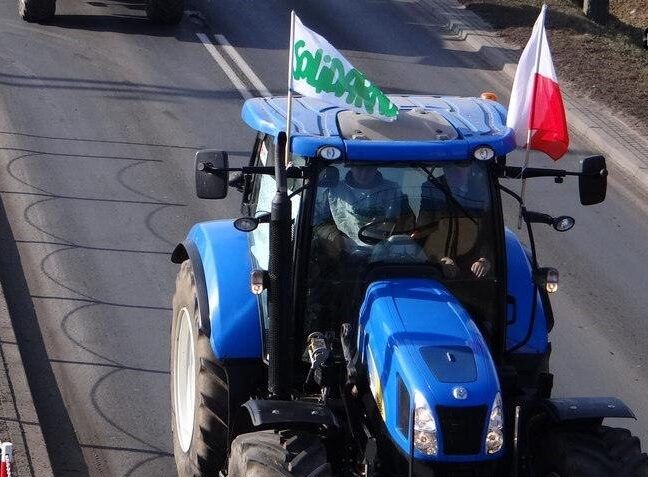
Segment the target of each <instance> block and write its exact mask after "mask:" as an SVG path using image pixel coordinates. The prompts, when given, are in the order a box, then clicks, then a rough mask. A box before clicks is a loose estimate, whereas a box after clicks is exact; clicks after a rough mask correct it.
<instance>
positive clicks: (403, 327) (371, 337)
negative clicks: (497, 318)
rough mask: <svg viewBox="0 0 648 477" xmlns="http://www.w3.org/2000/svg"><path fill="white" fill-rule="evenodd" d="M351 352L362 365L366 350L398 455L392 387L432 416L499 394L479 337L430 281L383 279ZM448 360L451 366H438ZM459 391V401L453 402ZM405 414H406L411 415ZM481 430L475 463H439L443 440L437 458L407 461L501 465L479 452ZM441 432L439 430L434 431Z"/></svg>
mask: <svg viewBox="0 0 648 477" xmlns="http://www.w3.org/2000/svg"><path fill="white" fill-rule="evenodd" d="M358 349H359V350H361V353H362V359H363V362H364V363H365V365H368V363H367V360H368V359H369V358H368V350H370V351H369V353H370V354H371V356H372V359H373V360H374V362H375V365H376V368H377V370H378V374H379V376H380V387H381V389H382V399H383V400H384V408H385V416H384V419H385V425H386V428H387V431H388V432H389V435H390V436H391V438H392V439H393V441H394V442H395V443H396V445H397V446H398V447H399V448H400V449H401V451H402V452H403V453H405V454H409V452H410V443H409V436H407V435H406V434H405V433H404V431H403V430H402V429H401V428H400V427H399V423H398V416H399V409H400V408H399V406H401V405H402V403H399V399H398V395H399V393H398V380H399V378H400V379H401V380H402V381H403V384H404V385H405V387H406V388H407V391H408V394H409V396H411V397H412V398H411V399H410V404H411V405H412V406H413V405H414V401H413V397H414V395H415V392H417V391H418V392H419V393H421V394H422V396H423V397H424V398H425V400H426V401H427V403H428V405H429V407H430V409H431V410H432V412H433V413H434V414H435V419H436V422H437V427H438V426H439V422H440V421H439V417H438V415H436V406H451V407H467V406H481V405H486V406H488V411H487V415H490V411H491V409H490V408H491V405H492V404H493V401H494V399H495V396H496V395H497V393H498V392H499V390H500V387H499V382H498V379H497V372H496V370H495V366H494V364H493V361H492V359H491V355H490V352H489V350H488V346H487V344H486V342H485V341H484V338H483V337H482V335H481V333H480V331H479V329H478V328H477V326H476V325H475V323H474V322H473V321H472V319H471V318H470V316H469V315H468V313H467V312H466V311H465V310H464V308H463V307H462V306H461V304H460V303H459V302H458V301H457V299H456V298H455V297H454V296H453V295H452V294H451V293H450V292H449V291H448V290H447V289H446V287H444V286H443V285H442V284H441V283H439V282H437V281H435V280H431V279H411V278H404V279H391V280H386V281H378V282H374V283H372V284H371V285H370V286H369V288H368V289H367V292H366V296H365V300H364V303H363V305H362V308H361V310H360V329H359V332H358ZM446 355H452V356H453V358H454V359H453V361H452V362H450V361H449V359H446ZM457 386H462V387H463V388H465V389H466V391H467V397H466V398H465V399H462V400H458V399H456V398H455V397H453V388H455V387H457ZM412 411H413V409H411V410H410V412H412ZM486 425H487V422H484V423H483V429H482V436H481V443H482V446H481V452H480V453H479V454H476V455H446V454H445V453H444V449H443V439H440V440H439V454H438V455H437V456H435V457H430V456H428V455H425V454H423V453H422V452H420V451H418V450H416V451H415V457H416V458H419V459H424V460H435V461H440V462H444V461H445V462H449V461H452V462H472V461H475V460H489V459H495V458H498V457H501V452H499V453H496V454H491V455H489V454H487V453H486V452H485V450H484V445H485V438H486ZM441 432H442V430H441Z"/></svg>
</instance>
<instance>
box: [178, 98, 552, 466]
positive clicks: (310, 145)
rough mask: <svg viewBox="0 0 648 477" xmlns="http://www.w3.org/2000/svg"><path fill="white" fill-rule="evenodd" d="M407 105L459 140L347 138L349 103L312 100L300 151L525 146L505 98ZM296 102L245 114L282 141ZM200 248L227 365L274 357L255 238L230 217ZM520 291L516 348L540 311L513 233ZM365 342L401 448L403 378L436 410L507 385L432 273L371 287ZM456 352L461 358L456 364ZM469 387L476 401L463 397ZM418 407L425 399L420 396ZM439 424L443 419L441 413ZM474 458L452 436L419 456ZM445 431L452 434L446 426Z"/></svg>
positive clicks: (441, 155)
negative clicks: (257, 291) (439, 120)
mask: <svg viewBox="0 0 648 477" xmlns="http://www.w3.org/2000/svg"><path fill="white" fill-rule="evenodd" d="M391 99H392V101H394V102H395V103H396V104H397V105H398V106H399V108H401V109H402V110H407V109H413V108H424V109H426V110H429V111H434V112H436V113H438V114H440V115H442V116H443V117H444V118H445V119H446V120H447V121H448V122H449V123H450V124H451V125H452V126H454V128H455V129H456V131H457V136H458V137H457V139H453V140H443V141H442V140H429V141H416V142H413V141H392V142H383V141H366V140H349V139H344V138H343V137H342V136H341V133H340V131H339V127H338V122H337V115H338V113H339V112H340V111H342V110H343V109H341V108H339V107H335V106H331V105H328V104H326V103H323V102H321V101H318V100H315V99H310V98H297V99H295V100H294V103H293V123H292V124H293V129H292V142H291V147H292V152H293V153H294V154H298V155H302V156H309V157H312V156H315V155H316V154H317V151H318V150H319V149H320V148H321V147H323V146H327V145H330V146H335V147H337V148H339V149H340V150H341V151H342V153H343V158H344V159H345V160H347V161H363V160H381V161H387V160H394V161H407V160H466V159H469V158H471V156H472V152H473V151H474V149H475V148H476V147H479V146H483V145H488V146H490V147H492V148H493V149H494V150H495V152H496V154H497V155H498V156H499V155H502V156H503V155H506V154H507V153H509V152H511V151H512V150H513V149H514V148H515V142H514V135H513V131H512V130H511V129H510V128H508V127H506V110H505V109H504V108H503V107H502V106H501V105H499V104H498V103H496V102H493V101H489V100H481V99H477V98H456V97H439V96H391ZM285 107H286V99H285V98H255V99H251V100H248V101H246V103H245V105H244V107H243V111H242V116H243V119H244V120H245V122H246V123H247V124H248V125H249V126H250V127H251V128H253V129H255V130H257V131H260V132H262V133H266V134H269V135H271V136H274V137H276V136H277V134H278V133H279V132H280V131H282V130H283V129H284V128H285V121H286V119H285ZM187 242H190V243H193V244H194V245H195V248H196V249H197V250H198V254H199V256H200V260H201V262H202V265H203V268H204V274H205V279H206V280H205V286H206V289H207V293H206V294H207V296H208V301H209V304H208V305H209V315H210V316H209V320H210V325H211V338H210V339H211V344H212V348H213V351H214V354H215V356H216V358H217V359H219V360H227V359H248V358H252V359H260V358H262V346H263V343H262V335H263V325H262V321H261V318H260V313H259V307H258V302H257V298H256V297H255V296H254V295H252V294H251V293H250V291H249V276H250V271H251V268H252V263H251V258H250V252H249V244H248V240H247V236H246V234H244V233H242V232H239V231H237V230H236V229H234V227H233V225H232V222H231V221H230V220H223V221H213V222H205V223H200V224H197V225H195V226H194V227H193V228H192V229H191V231H190V232H189V235H188V237H187ZM506 249H507V260H508V288H509V289H508V293H509V295H511V296H513V297H514V298H515V307H514V310H509V312H510V325H509V326H508V337H507V345H508V347H511V346H514V345H515V344H516V343H519V342H520V341H521V340H522V339H523V338H524V337H525V336H526V334H527V331H528V325H529V319H530V313H531V308H532V296H533V295H532V293H534V291H533V290H535V288H533V285H532V283H531V266H530V262H529V259H528V257H527V255H526V252H525V249H524V247H523V246H522V245H521V243H520V242H519V240H518V239H517V238H516V237H515V235H514V234H513V233H512V232H510V231H507V233H506ZM359 320H360V322H359V333H358V349H359V350H360V351H361V353H362V360H363V362H364V363H366V362H367V359H368V353H367V350H370V353H371V356H372V357H373V360H374V361H375V364H376V367H377V369H378V374H379V375H380V385H381V387H382V390H383V399H384V405H385V408H386V410H387V412H386V414H385V425H386V429H387V431H388V433H389V435H390V436H391V438H392V439H393V441H394V443H395V444H396V445H397V447H398V448H399V449H400V450H401V451H402V452H403V453H404V454H406V455H407V454H409V452H410V442H409V436H407V435H404V434H403V432H402V431H401V430H400V429H399V426H398V422H397V419H398V417H397V416H398V415H399V413H398V405H399V403H398V392H397V383H398V382H399V380H402V383H403V384H404V385H405V387H406V389H407V392H408V393H409V395H410V396H412V397H413V396H414V393H415V391H418V392H419V393H421V394H422V395H423V396H424V398H425V399H426V400H427V403H428V404H429V406H430V408H431V409H436V406H439V405H441V406H443V405H445V406H454V407H467V406H486V407H487V413H486V416H489V415H490V412H491V406H492V404H493V401H494V399H495V397H496V395H497V393H498V392H500V386H499V382H498V378H497V373H496V370H495V366H494V363H493V361H492V358H491V355H490V352H489V349H488V346H487V344H486V342H485V341H484V338H483V337H482V335H481V333H480V331H479V329H478V327H477V326H476V324H475V323H474V322H473V321H472V319H471V317H470V316H469V315H468V313H467V312H466V310H465V309H464V308H463V307H462V305H461V304H460V303H459V302H458V301H457V299H456V298H455V297H454V296H453V295H452V294H451V293H450V292H449V291H448V290H447V289H446V288H445V287H444V286H443V285H442V284H440V283H439V282H436V281H434V280H430V279H392V280H388V281H378V282H375V283H373V284H371V285H370V286H369V288H368V289H367V292H366V297H365V301H364V303H363V305H362V308H361V312H360V317H359ZM546 350H547V325H546V320H545V317H544V310H543V308H542V302H541V300H540V299H538V302H537V310H536V318H535V320H534V326H533V330H532V333H531V339H530V340H529V341H528V343H527V344H526V345H524V346H523V347H521V348H520V349H519V350H518V352H519V353H526V354H529V353H530V354H542V353H544V352H545V351H546ZM448 352H451V353H452V354H453V357H454V359H455V361H453V363H452V364H451V365H450V364H448V363H447V362H445V361H444V358H443V357H444V356H445V353H448ZM457 386H462V387H464V388H465V389H466V390H467V398H466V399H463V400H458V399H456V398H455V397H453V394H452V393H453V388H455V387H457ZM411 404H412V405H413V399H412V401H411ZM437 422H438V417H437ZM487 423H488V419H486V421H485V422H484V427H483V429H482V436H480V439H481V442H482V446H481V451H480V453H478V454H474V455H446V454H445V453H444V449H443V439H440V440H439V444H440V449H439V454H438V455H437V456H436V457H434V458H432V457H430V456H426V455H424V454H422V453H420V452H419V451H415V457H417V458H420V459H424V460H435V461H441V462H450V461H452V462H468V461H476V460H482V461H483V460H492V459H497V458H500V457H501V454H502V453H503V451H501V452H499V453H496V454H493V455H489V454H487V453H486V452H485V449H484V445H483V443H484V440H485V435H486V426H487ZM440 432H442V430H441V431H440Z"/></svg>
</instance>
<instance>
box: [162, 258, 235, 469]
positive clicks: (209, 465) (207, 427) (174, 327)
mask: <svg viewBox="0 0 648 477" xmlns="http://www.w3.org/2000/svg"><path fill="white" fill-rule="evenodd" d="M199 323H200V311H199V308H198V298H197V291H196V278H195V275H194V270H193V267H192V266H191V261H190V260H186V261H184V262H183V263H182V264H181V265H180V270H179V271H178V275H177V278H176V291H175V294H174V295H173V320H172V323H171V357H170V358H171V366H170V367H171V425H172V429H173V453H174V455H175V460H176V466H177V468H178V475H179V476H180V477H188V476H191V477H194V476H196V475H198V476H216V475H218V472H219V470H221V469H222V468H223V467H224V465H225V462H226V459H227V448H226V447H227V427H226V424H225V425H224V423H223V420H227V418H226V417H225V418H223V417H222V416H223V415H225V416H226V415H227V414H226V412H224V411H223V410H224V409H227V399H228V391H227V378H226V376H225V373H224V372H223V371H222V370H221V368H219V366H218V364H217V363H216V361H215V358H214V355H213V352H212V348H211V344H210V342H209V337H208V336H206V335H205V334H204V333H202V332H201V331H200V329H199ZM219 416H220V417H219Z"/></svg>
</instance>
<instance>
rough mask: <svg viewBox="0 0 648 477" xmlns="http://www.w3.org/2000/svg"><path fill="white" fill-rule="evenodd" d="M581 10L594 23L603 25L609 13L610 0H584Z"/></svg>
mask: <svg viewBox="0 0 648 477" xmlns="http://www.w3.org/2000/svg"><path fill="white" fill-rule="evenodd" d="M583 12H585V15H587V17H588V18H591V19H592V20H594V21H595V22H596V23H598V24H600V25H605V24H607V21H608V16H609V14H610V0H584V1H583Z"/></svg>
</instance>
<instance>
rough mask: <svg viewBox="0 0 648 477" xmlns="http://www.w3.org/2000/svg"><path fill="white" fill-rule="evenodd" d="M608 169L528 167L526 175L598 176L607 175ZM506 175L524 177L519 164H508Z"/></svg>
mask: <svg viewBox="0 0 648 477" xmlns="http://www.w3.org/2000/svg"><path fill="white" fill-rule="evenodd" d="M607 174H608V171H607V169H601V170H600V171H598V172H590V173H585V172H573V171H565V170H563V169H543V168H540V167H527V168H526V169H525V170H524V177H525V178H526V179H529V178H532V177H558V178H563V177H566V176H578V177H596V176H607ZM504 177H505V178H507V179H522V168H521V167H517V166H506V167H505V168H504Z"/></svg>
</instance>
